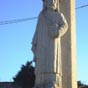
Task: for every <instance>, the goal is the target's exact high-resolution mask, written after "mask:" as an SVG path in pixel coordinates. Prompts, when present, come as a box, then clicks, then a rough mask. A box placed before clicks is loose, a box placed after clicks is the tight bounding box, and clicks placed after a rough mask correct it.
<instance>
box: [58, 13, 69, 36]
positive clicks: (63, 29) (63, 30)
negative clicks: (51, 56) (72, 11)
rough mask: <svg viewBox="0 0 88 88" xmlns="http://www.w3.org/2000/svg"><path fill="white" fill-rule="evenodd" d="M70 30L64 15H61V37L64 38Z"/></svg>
mask: <svg viewBox="0 0 88 88" xmlns="http://www.w3.org/2000/svg"><path fill="white" fill-rule="evenodd" d="M67 29H68V24H67V21H66V19H65V17H64V15H63V14H62V13H61V18H60V25H59V36H63V35H64V34H65V33H66V31H67Z"/></svg>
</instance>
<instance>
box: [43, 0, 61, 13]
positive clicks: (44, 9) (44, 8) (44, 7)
mask: <svg viewBox="0 0 88 88" xmlns="http://www.w3.org/2000/svg"><path fill="white" fill-rule="evenodd" d="M42 1H43V12H45V11H46V10H47V7H46V6H45V4H44V2H45V0H42ZM58 1H59V2H61V0H58ZM59 2H58V3H57V9H56V10H55V11H59Z"/></svg>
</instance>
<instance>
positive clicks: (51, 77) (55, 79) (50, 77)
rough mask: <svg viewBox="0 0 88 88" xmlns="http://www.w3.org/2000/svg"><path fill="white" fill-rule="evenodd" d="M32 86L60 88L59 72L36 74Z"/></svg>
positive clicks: (36, 87)
mask: <svg viewBox="0 0 88 88" xmlns="http://www.w3.org/2000/svg"><path fill="white" fill-rule="evenodd" d="M34 88H62V83H61V76H60V74H51V73H50V74H44V75H42V76H38V77H37V79H36V81H35V86H34Z"/></svg>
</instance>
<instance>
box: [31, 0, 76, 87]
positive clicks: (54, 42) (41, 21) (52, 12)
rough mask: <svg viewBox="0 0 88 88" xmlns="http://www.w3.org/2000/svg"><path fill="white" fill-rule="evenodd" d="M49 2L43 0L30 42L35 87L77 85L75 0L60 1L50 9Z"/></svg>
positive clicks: (48, 0)
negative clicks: (34, 63) (32, 54)
mask: <svg viewBox="0 0 88 88" xmlns="http://www.w3.org/2000/svg"><path fill="white" fill-rule="evenodd" d="M51 1H53V0H47V2H46V0H44V3H43V5H44V6H43V10H42V11H41V12H40V15H39V18H38V23H37V27H36V31H35V34H34V37H33V41H32V51H33V53H34V61H35V62H36V65H35V66H36V67H35V75H36V80H35V86H34V88H77V80H76V42H75V40H76V39H75V37H76V35H75V33H76V32H75V3H74V2H75V1H74V0H62V2H61V3H60V6H59V3H58V4H55V6H53V7H52V8H51V6H52V5H50V4H51V3H52V2H51ZM57 1H58V0H56V3H57ZM57 5H58V6H57ZM58 7H60V11H61V12H62V13H63V14H64V15H65V17H64V15H63V14H62V13H61V12H60V11H59V9H58ZM66 20H67V22H66ZM67 23H68V25H67ZM67 29H68V31H67ZM66 31H67V32H66ZM74 65H75V66H74Z"/></svg>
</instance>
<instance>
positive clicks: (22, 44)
mask: <svg viewBox="0 0 88 88" xmlns="http://www.w3.org/2000/svg"><path fill="white" fill-rule="evenodd" d="M86 4H88V1H87V0H76V7H79V6H82V5H86ZM41 9H42V1H41V0H37V1H35V0H0V22H1V21H8V20H14V19H23V18H29V17H36V16H38V14H39V12H40V10H41ZM87 10H88V7H86V8H82V9H77V10H76V30H77V31H76V37H77V79H78V80H81V81H82V82H84V83H87V84H88V78H87V74H88V70H87V66H88V65H87V64H88V55H87V52H88V46H87V45H88V34H87V33H88V30H87V29H88V26H87V25H88V22H87V19H88V11H87ZM36 22H37V19H35V20H30V21H25V22H21V23H14V24H7V25H0V81H12V78H13V77H14V76H15V75H16V74H17V72H18V71H19V70H20V67H21V65H22V64H25V63H26V62H27V61H30V60H32V58H33V54H32V52H31V41H32V37H33V34H34V31H35V27H36Z"/></svg>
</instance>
